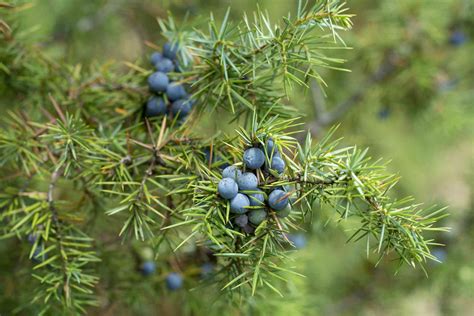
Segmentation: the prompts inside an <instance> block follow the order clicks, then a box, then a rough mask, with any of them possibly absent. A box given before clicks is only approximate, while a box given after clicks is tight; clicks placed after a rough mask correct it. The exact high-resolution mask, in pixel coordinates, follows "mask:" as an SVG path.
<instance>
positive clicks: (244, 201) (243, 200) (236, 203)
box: [227, 178, 250, 214]
mask: <svg viewBox="0 0 474 316" xmlns="http://www.w3.org/2000/svg"><path fill="white" fill-rule="evenodd" d="M227 179H229V178H227ZM249 206H250V202H249V198H248V197H247V196H246V195H245V194H242V193H237V195H236V196H235V197H234V198H233V199H232V200H230V211H231V212H232V213H235V214H244V213H245V212H247V208H248V207H249Z"/></svg>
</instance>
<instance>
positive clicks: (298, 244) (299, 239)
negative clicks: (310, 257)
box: [287, 233, 306, 249]
mask: <svg viewBox="0 0 474 316" xmlns="http://www.w3.org/2000/svg"><path fill="white" fill-rule="evenodd" d="M287 237H288V240H289V241H291V242H292V243H293V246H295V248H296V249H302V248H304V247H305V246H306V236H305V235H304V234H302V233H297V234H288V235H287Z"/></svg>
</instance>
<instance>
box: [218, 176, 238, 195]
mask: <svg viewBox="0 0 474 316" xmlns="http://www.w3.org/2000/svg"><path fill="white" fill-rule="evenodd" d="M217 191H218V192H219V195H220V196H222V197H223V198H224V199H227V200H230V199H232V198H234V197H235V196H236V195H237V193H238V192H239V187H238V186H237V183H236V182H235V181H234V179H232V178H224V179H222V180H221V181H219V184H218V185H217Z"/></svg>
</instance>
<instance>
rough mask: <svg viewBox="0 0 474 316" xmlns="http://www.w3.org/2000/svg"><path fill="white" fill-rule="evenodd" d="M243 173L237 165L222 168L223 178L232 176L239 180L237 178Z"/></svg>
mask: <svg viewBox="0 0 474 316" xmlns="http://www.w3.org/2000/svg"><path fill="white" fill-rule="evenodd" d="M241 175H242V171H240V169H239V168H237V167H236V166H228V167H226V168H225V169H224V170H222V177H223V178H232V179H234V180H236V181H237V179H238V178H239V177H240V176H241Z"/></svg>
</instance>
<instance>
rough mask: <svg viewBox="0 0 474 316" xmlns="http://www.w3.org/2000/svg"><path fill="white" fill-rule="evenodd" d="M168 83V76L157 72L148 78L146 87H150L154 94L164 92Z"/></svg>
mask: <svg viewBox="0 0 474 316" xmlns="http://www.w3.org/2000/svg"><path fill="white" fill-rule="evenodd" d="M169 83H170V80H169V79H168V76H167V75H166V74H165V73H163V72H159V71H157V72H154V73H152V74H151V75H150V77H148V85H149V86H150V90H151V91H153V92H156V93H159V92H165V91H166V87H168V84H169Z"/></svg>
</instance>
